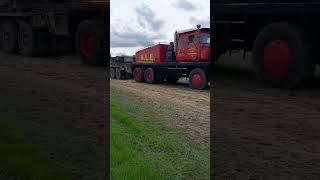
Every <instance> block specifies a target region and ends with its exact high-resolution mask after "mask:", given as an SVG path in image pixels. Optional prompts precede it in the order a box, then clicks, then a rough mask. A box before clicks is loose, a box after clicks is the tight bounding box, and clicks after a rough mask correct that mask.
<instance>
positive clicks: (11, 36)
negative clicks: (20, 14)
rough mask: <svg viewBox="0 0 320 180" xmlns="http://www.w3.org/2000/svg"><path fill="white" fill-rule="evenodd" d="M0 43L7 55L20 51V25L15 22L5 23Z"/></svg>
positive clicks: (1, 31) (0, 29)
mask: <svg viewBox="0 0 320 180" xmlns="http://www.w3.org/2000/svg"><path fill="white" fill-rule="evenodd" d="M0 33H1V37H0V43H1V45H0V46H1V47H2V49H3V50H4V51H5V52H7V53H14V52H16V51H17V49H18V24H17V23H16V22H15V21H5V22H4V23H2V25H1V28H0Z"/></svg>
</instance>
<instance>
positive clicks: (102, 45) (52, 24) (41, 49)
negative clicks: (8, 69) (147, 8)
mask: <svg viewBox="0 0 320 180" xmlns="http://www.w3.org/2000/svg"><path fill="white" fill-rule="evenodd" d="M108 13H109V0H101V1H90V0H89V1H88V0H87V1H85V0H77V1H76V0H31V1H22V0H20V1H17V0H2V1H0V27H1V28H0V35H1V36H0V48H1V49H2V50H3V51H5V52H7V53H19V54H22V55H25V56H45V55H49V54H54V53H56V52H60V51H62V52H65V51H74V50H76V51H77V53H78V54H79V56H80V57H81V60H82V62H83V63H86V64H93V65H102V64H104V63H106V59H107V43H108V42H107V41H108V40H107V35H108V30H109V24H108V23H107V18H108Z"/></svg>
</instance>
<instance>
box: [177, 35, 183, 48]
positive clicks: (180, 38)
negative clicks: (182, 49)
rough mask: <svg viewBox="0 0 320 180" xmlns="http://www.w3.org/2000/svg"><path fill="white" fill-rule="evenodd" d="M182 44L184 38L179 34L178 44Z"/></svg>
mask: <svg viewBox="0 0 320 180" xmlns="http://www.w3.org/2000/svg"><path fill="white" fill-rule="evenodd" d="M183 45H184V38H183V36H180V37H179V42H178V46H183Z"/></svg>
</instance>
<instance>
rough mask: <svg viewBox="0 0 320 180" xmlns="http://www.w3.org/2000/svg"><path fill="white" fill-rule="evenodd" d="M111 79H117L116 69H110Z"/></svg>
mask: <svg viewBox="0 0 320 180" xmlns="http://www.w3.org/2000/svg"><path fill="white" fill-rule="evenodd" d="M110 77H111V79H115V78H116V70H115V69H114V68H111V69H110Z"/></svg>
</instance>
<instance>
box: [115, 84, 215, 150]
mask: <svg viewBox="0 0 320 180" xmlns="http://www.w3.org/2000/svg"><path fill="white" fill-rule="evenodd" d="M110 88H111V93H112V92H120V93H124V94H126V95H127V96H128V98H130V99H132V100H133V101H135V102H137V103H139V104H141V105H142V106H148V107H150V108H151V109H152V110H153V111H154V112H155V113H157V114H158V115H160V116H162V117H164V118H163V119H166V120H167V122H166V123H167V124H168V125H169V126H171V127H174V128H177V129H178V130H180V131H181V132H184V133H185V134H186V135H187V136H188V137H190V138H191V139H192V140H193V141H194V142H197V143H203V144H208V142H209V140H210V92H209V90H204V91H197V90H191V89H190V88H189V86H188V84H186V83H185V81H180V83H179V84H175V85H169V84H152V85H150V84H145V83H136V82H134V81H133V80H111V86H110Z"/></svg>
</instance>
